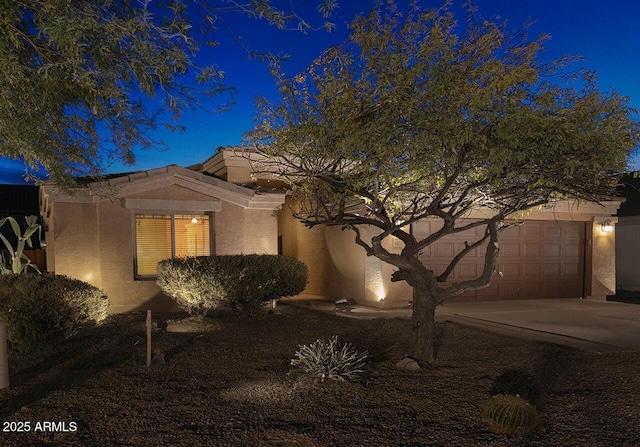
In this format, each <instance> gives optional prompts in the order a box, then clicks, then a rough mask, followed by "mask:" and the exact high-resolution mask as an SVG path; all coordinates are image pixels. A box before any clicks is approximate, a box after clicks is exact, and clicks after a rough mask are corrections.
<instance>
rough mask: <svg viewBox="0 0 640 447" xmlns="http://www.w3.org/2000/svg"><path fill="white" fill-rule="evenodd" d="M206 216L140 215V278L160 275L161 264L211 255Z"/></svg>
mask: <svg viewBox="0 0 640 447" xmlns="http://www.w3.org/2000/svg"><path fill="white" fill-rule="evenodd" d="M210 228H211V227H210V220H209V216H207V215H206V214H205V215H182V214H136V263H135V264H136V267H135V268H136V272H135V274H136V276H137V277H145V276H147V277H148V276H156V274H157V272H158V262H160V261H162V260H163V259H170V258H179V257H184V256H209V255H210V254H211V243H210V237H209V236H210Z"/></svg>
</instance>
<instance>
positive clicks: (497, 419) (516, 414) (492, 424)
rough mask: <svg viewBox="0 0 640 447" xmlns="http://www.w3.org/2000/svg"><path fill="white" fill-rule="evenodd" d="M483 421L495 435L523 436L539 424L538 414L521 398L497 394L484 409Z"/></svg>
mask: <svg viewBox="0 0 640 447" xmlns="http://www.w3.org/2000/svg"><path fill="white" fill-rule="evenodd" d="M482 420H483V421H484V422H485V423H486V424H487V425H488V426H489V429H490V430H491V431H493V432H495V433H505V434H509V435H523V434H526V433H529V432H531V431H532V430H533V429H534V427H535V426H536V424H537V423H538V412H537V411H536V408H535V407H534V406H533V405H532V404H530V403H529V402H528V401H526V400H525V399H523V398H521V397H520V396H512V395H509V394H496V395H495V396H493V397H491V398H490V399H489V400H488V401H487V403H486V404H485V405H484V407H483V408H482Z"/></svg>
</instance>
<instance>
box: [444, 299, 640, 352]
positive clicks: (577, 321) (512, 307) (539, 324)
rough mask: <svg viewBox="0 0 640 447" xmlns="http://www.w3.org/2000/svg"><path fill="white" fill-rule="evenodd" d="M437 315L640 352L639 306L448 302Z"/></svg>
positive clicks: (590, 347)
mask: <svg viewBox="0 0 640 447" xmlns="http://www.w3.org/2000/svg"><path fill="white" fill-rule="evenodd" d="M436 315H437V318H438V319H440V320H449V321H453V322H457V323H459V324H464V325H467V326H473V327H477V328H479V329H485V330H489V331H492V332H497V333H501V334H505V335H512V336H516V337H521V338H526V339H530V340H538V341H545V342H550V343H557V344H561V345H565V346H571V347H574V348H578V349H582V350H585V351H595V352H608V351H640V305H637V304H626V303H617V302H610V301H597V300H581V299H540V300H513V301H486V302H468V303H445V304H444V305H443V306H440V307H439V308H438V310H437V313H436Z"/></svg>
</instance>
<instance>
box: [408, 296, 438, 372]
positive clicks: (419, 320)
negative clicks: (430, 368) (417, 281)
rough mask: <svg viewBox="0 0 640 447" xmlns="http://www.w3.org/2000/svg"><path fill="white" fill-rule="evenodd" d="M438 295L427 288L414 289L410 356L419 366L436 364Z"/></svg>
mask: <svg viewBox="0 0 640 447" xmlns="http://www.w3.org/2000/svg"><path fill="white" fill-rule="evenodd" d="M435 312H436V295H435V293H434V292H433V291H432V290H430V289H429V288H428V287H426V286H424V285H423V286H420V285H415V286H414V288H413V313H412V315H411V320H412V323H413V327H412V337H411V344H410V345H409V355H410V356H411V357H412V358H414V359H415V360H417V361H418V364H421V365H425V364H430V365H433V364H435V362H436V324H435Z"/></svg>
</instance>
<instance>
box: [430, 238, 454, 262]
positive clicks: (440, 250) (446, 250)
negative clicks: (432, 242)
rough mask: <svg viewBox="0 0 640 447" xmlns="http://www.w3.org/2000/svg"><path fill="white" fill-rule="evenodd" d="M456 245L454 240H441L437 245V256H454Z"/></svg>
mask: <svg viewBox="0 0 640 447" xmlns="http://www.w3.org/2000/svg"><path fill="white" fill-rule="evenodd" d="M454 246H455V244H454V243H453V242H439V243H437V244H436V246H435V249H436V250H435V251H436V253H435V254H436V256H442V257H448V258H453V256H455V255H454V251H455V250H454Z"/></svg>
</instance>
